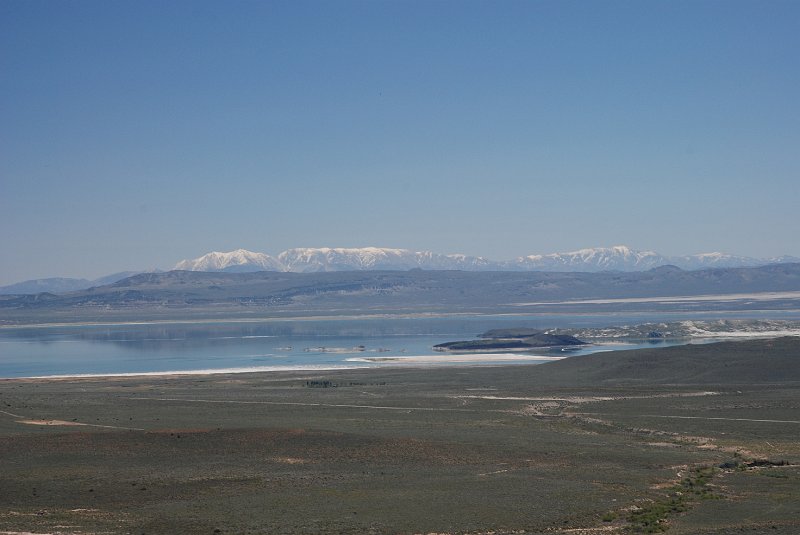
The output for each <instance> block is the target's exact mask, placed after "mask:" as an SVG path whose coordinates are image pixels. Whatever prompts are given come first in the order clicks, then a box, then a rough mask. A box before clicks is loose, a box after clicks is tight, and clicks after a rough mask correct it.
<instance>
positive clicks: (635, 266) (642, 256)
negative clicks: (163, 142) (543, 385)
mask: <svg viewBox="0 0 800 535" xmlns="http://www.w3.org/2000/svg"><path fill="white" fill-rule="evenodd" d="M790 262H800V258H798V257H793V256H781V257H776V258H765V259H760V258H751V257H746V256H736V255H729V254H724V253H704V254H696V255H687V256H664V255H661V254H659V253H656V252H654V251H637V250H635V249H631V248H630V247H626V246H624V245H618V246H615V247H595V248H592V249H581V250H579V251H571V252H568V253H550V254H537V255H528V256H521V257H519V258H515V259H513V260H507V261H494V260H489V259H487V258H483V257H480V256H467V255H463V254H441V253H434V252H431V251H411V250H409V249H390V248H385V247H362V248H341V247H340V248H329V247H321V248H300V249H288V250H286V251H283V252H282V253H280V254H279V255H278V256H277V257H275V256H270V255H268V254H265V253H257V252H253V251H247V250H245V249H237V250H235V251H230V252H227V253H221V252H212V253H208V254H205V255H203V256H201V257H199V258H195V259H193V260H182V261H180V262H178V263H177V264H176V265H175V267H174V268H173V269H175V270H186V271H222V272H254V271H279V272H293V273H313V272H320V271H369V270H401V271H402V270H409V269H425V270H462V271H572V272H578V271H587V272H596V271H646V270H648V269H653V268H657V267H660V266H666V265H674V266H677V267H679V268H681V269H685V270H695V269H705V268H732V267H756V266H763V265H767V264H783V263H790ZM158 271H160V270H157V269H150V270H147V271H146V272H158ZM136 273H142V272H141V271H127V272H121V273H115V274H113V275H108V276H106V277H101V278H99V279H94V280H86V279H66V278H51V279H35V280H28V281H23V282H19V283H16V284H11V285H8V286H1V287H0V295H9V294H33V293H42V292H53V293H61V292H70V291H77V290H83V289H86V288H90V287H93V286H102V285H104V284H111V283H113V282H116V281H118V280H120V279H123V278H125V277H128V276H130V275H134V274H136Z"/></svg>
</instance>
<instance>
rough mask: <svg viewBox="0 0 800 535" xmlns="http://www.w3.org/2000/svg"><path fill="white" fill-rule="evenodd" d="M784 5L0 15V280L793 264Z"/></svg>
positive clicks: (798, 34) (124, 8) (154, 6)
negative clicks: (745, 261)
mask: <svg viewBox="0 0 800 535" xmlns="http://www.w3.org/2000/svg"><path fill="white" fill-rule="evenodd" d="M798 20H800V4H797V3H794V2H780V1H774V2H766V3H764V2H743V1H731V2H724V3H722V2H703V1H701V2H669V3H666V2H664V3H646V4H639V3H633V2H604V3H602V4H601V3H589V2H505V3H501V4H498V3H488V2H469V1H466V2H465V1H462V2H448V1H443V2H379V3H378V2H375V3H372V2H356V1H352V2H303V1H300V2H270V3H258V2H241V3H235V4H225V3H215V2H203V1H196V2H183V1H171V2H167V3H159V2H149V1H146V2H135V3H134V2H130V3H121V2H115V3H107V2H99V1H86V2H74V3H66V2H61V3H58V2H29V1H15V0H9V1H6V2H3V3H2V4H0V69H2V72H3V73H4V74H5V75H4V76H3V77H0V103H1V104H0V228H1V229H2V232H0V250H2V251H3V254H2V255H0V285H3V284H10V283H14V282H19V281H21V280H26V279H35V278H43V277H52V276H63V277H87V278H93V277H98V276H102V275H107V274H109V273H113V272H116V271H123V270H128V269H143V268H148V267H162V268H164V267H171V266H172V265H174V264H175V263H176V262H178V261H179V260H182V259H186V258H195V257H197V256H200V255H202V254H204V253H207V252H209V251H212V250H216V251H230V250H233V249H237V248H245V249H249V250H252V251H260V252H266V253H269V254H277V253H278V252H280V251H282V250H284V249H288V248H292V247H303V246H308V247H324V246H328V247H364V246H377V247H397V248H406V249H412V250H429V251H436V252H441V253H463V254H467V255H472V256H484V257H487V258H491V259H498V260H503V259H511V258H514V257H518V256H523V255H528V254H534V253H552V252H564V251H573V250H577V249H581V248H585V247H599V246H612V245H615V244H626V245H628V246H630V247H632V248H635V249H642V250H654V251H657V252H659V253H661V254H664V255H669V256H677V255H688V254H695V253H703V252H711V251H723V252H726V253H731V254H736V255H743V256H751V257H758V258H768V257H776V256H781V255H792V256H800V242H798V240H797V236H796V233H797V229H798V228H800V213H799V211H798V210H797V207H798V206H800V188H798V186H797V179H798V176H800V173H799V172H798V171H800V157H799V156H798V152H797V147H798V146H800V143H799V142H800V139H798V138H800V128H799V127H800V104H798V100H797V95H798V94H800V69H798V67H797V62H796V57H795V56H796V51H797V50H798V49H800V31H798V24H797V21H798Z"/></svg>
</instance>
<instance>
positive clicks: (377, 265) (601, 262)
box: [174, 245, 797, 273]
mask: <svg viewBox="0 0 800 535" xmlns="http://www.w3.org/2000/svg"><path fill="white" fill-rule="evenodd" d="M784 258H785V260H784ZM791 261H797V259H794V258H792V257H783V258H778V259H771V260H759V259H755V258H749V257H744V256H734V255H729V254H725V253H720V252H712V253H702V254H697V255H688V256H663V255H661V254H659V253H657V252H655V251H639V250H636V249H632V248H630V247H628V246H626V245H614V246H612V247H594V248H586V249H579V250H577V251H571V252H566V253H549V254H536V255H528V256H523V257H519V258H517V259H515V260H510V261H507V262H496V261H492V260H488V259H486V258H483V257H476V256H468V255H464V254H441V253H434V252H431V251H412V250H410V249H393V248H388V247H360V248H357V247H305V248H295V249H288V250H286V251H283V252H282V253H280V254H279V255H278V256H277V258H276V257H272V256H269V255H266V254H264V253H256V252H252V251H248V250H246V249H236V250H235V251H230V252H227V253H222V252H217V251H215V252H211V253H208V254H206V255H203V256H201V257H200V258H196V259H194V260H183V261H181V262H178V264H176V266H175V268H174V269H185V270H192V271H288V272H298V273H305V272H317V271H362V270H408V269H415V268H421V269H436V270H443V269H444V270H447V269H452V270H467V271H487V270H506V271H507V270H512V271H531V270H536V271H645V270H648V269H653V268H656V267H660V266H665V265H675V266H677V267H680V268H681V269H687V270H692V269H703V268H724V267H745V266H746V267H750V266H757V265H765V264H768V263H772V262H791Z"/></svg>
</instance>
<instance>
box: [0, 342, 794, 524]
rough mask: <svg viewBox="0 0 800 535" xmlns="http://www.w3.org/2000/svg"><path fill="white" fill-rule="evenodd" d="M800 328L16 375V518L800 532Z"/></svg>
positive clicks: (3, 484) (12, 408) (7, 487)
mask: <svg viewBox="0 0 800 535" xmlns="http://www.w3.org/2000/svg"><path fill="white" fill-rule="evenodd" d="M798 364H800V339H798V338H784V339H777V340H768V341H767V340H759V341H747V342H730V343H720V344H710V345H703V346H682V347H675V348H667V349H658V350H646V351H636V352H620V353H602V354H595V355H590V356H587V357H574V358H572V359H566V360H563V361H559V362H554V363H548V364H541V365H517V366H506V367H453V368H446V369H443V368H437V369H424V368H419V369H381V370H361V371H353V370H351V371H340V372H325V373H308V372H298V373H290V372H282V373H268V374H267V373H265V374H240V375H213V376H195V377H193V376H162V377H124V378H92V379H85V378H84V379H60V380H31V379H26V380H5V381H0V533H28V532H30V533H69V534H74V533H135V534H140V533H147V534H149V533H164V534H167V533H200V534H202V533H209V534H212V533H250V534H254V533H587V534H588V533H596V532H600V533H605V532H620V533H625V532H659V531H663V530H667V531H668V532H669V533H675V534H686V533H708V534H712V533H713V534H729V533H731V534H732V533H751V534H754V533H773V534H786V535H788V534H796V533H800V466H798V463H800V369H799V368H800V366H798Z"/></svg>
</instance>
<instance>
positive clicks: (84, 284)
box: [0, 270, 159, 295]
mask: <svg viewBox="0 0 800 535" xmlns="http://www.w3.org/2000/svg"><path fill="white" fill-rule="evenodd" d="M158 271H159V270H152V272H158ZM139 273H145V272H144V271H120V272H119V273H112V274H111V275H106V276H104V277H100V278H98V279H93V280H89V279H75V278H68V277H51V278H48V279H32V280H27V281H22V282H18V283H16V284H9V285H8V286H0V295H18V294H19V295H22V294H38V293H63V292H75V291H78V290H85V289H87V288H91V287H93V286H105V285H106V284H113V283H115V282H117V281H120V280H122V279H125V278H128V277H132V276H133V275H138V274H139Z"/></svg>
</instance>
